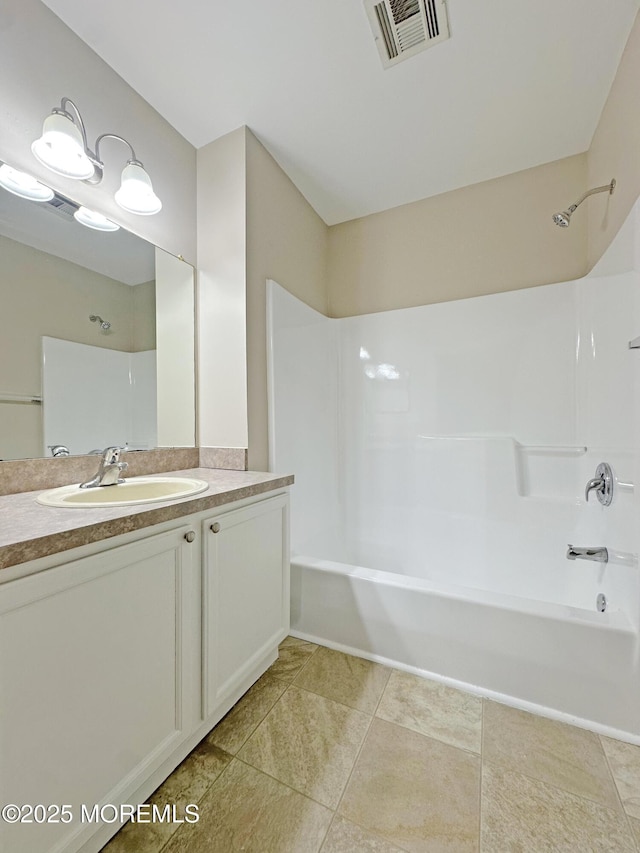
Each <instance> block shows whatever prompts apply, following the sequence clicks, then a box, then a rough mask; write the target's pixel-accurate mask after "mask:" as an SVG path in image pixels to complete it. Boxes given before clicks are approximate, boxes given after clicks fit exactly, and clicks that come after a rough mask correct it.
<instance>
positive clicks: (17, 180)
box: [0, 163, 54, 201]
mask: <svg viewBox="0 0 640 853" xmlns="http://www.w3.org/2000/svg"><path fill="white" fill-rule="evenodd" d="M0 187H3V188H4V189H5V190H7V191H8V192H10V193H13V195H17V196H20V198H26V199H29V201H50V200H51V199H52V198H53V195H54V193H53V190H52V189H50V188H49V187H48V186H46V184H42V183H40V181H37V180H36V179H35V178H32V177H31V175H28V174H27V173H26V172H20V171H18V169H13V168H12V167H11V166H8V165H7V164H6V163H3V164H2V165H1V166H0Z"/></svg>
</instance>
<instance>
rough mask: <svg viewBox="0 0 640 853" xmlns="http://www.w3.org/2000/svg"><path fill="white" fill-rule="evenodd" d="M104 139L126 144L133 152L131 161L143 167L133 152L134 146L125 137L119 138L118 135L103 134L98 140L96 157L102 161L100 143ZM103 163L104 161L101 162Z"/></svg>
mask: <svg viewBox="0 0 640 853" xmlns="http://www.w3.org/2000/svg"><path fill="white" fill-rule="evenodd" d="M103 139H119V140H120V142H124V144H125V145H126V146H127V147H128V148H129V151H131V160H132V161H133V162H135V164H136V165H142V164H141V163H140V161H139V160H138V158H137V157H136V152H135V151H134V150H133V145H132V144H131V143H130V142H128V141H127V140H126V139H125V138H124V137H123V136H118V134H117V133H101V134H100V136H99V137H98V138H97V139H96V157H97V158H98V160H100V143H101V142H102V140H103ZM100 162H101V163H102V161H101V160H100Z"/></svg>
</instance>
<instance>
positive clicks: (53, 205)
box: [42, 193, 78, 219]
mask: <svg viewBox="0 0 640 853" xmlns="http://www.w3.org/2000/svg"><path fill="white" fill-rule="evenodd" d="M42 209H43V210H50V211H51V212H52V213H56V214H58V216H62V217H63V218H64V219H73V214H74V213H75V212H76V210H77V209H78V205H77V204H74V202H72V201H69V199H68V198H65V197H64V196H62V195H58V193H55V195H54V196H53V198H52V199H49V201H47V202H45V203H44V204H43V205H42Z"/></svg>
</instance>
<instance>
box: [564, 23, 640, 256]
mask: <svg viewBox="0 0 640 853" xmlns="http://www.w3.org/2000/svg"><path fill="white" fill-rule="evenodd" d="M587 163H588V181H587V183H588V185H589V187H596V186H601V185H604V184H608V183H609V181H610V180H611V178H615V179H616V181H617V186H616V189H615V192H614V194H613V195H612V196H611V197H609V196H605V195H604V194H603V195H602V196H596V197H595V198H591V199H589V201H588V202H586V206H587V207H588V210H587V211H586V212H585V213H586V215H587V220H588V226H589V257H588V263H589V269H591V267H593V266H594V264H595V263H596V262H597V261H598V260H599V259H600V258H601V257H602V255H603V254H604V251H605V249H606V248H607V246H608V245H609V244H610V243H611V241H612V240H613V238H614V237H615V235H616V233H617V232H618V230H619V228H620V226H621V225H622V223H623V222H624V220H625V219H626V217H627V215H628V213H629V211H630V210H631V208H632V207H633V205H634V204H635V202H636V200H637V198H638V196H639V195H640V14H639V15H638V17H637V18H636V21H635V24H634V26H633V29H632V31H631V35H630V36H629V39H628V41H627V45H626V47H625V49H624V53H623V54H622V59H621V60H620V65H619V67H618V71H617V73H616V77H615V79H614V81H613V85H612V87H611V91H610V92H609V97H608V98H607V101H606V103H605V106H604V109H603V111H602V115H601V116H600V121H599V123H598V127H597V128H596V132H595V134H594V136H593V140H592V142H591V147H590V148H589V153H588V158H587ZM585 189H586V187H585ZM571 227H572V228H573V223H572V225H571Z"/></svg>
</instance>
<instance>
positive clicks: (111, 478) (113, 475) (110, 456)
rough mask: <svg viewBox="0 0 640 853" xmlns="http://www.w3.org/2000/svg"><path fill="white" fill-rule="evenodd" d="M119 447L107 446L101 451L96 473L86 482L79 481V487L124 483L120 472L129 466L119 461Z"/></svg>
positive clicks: (91, 487)
mask: <svg viewBox="0 0 640 853" xmlns="http://www.w3.org/2000/svg"><path fill="white" fill-rule="evenodd" d="M121 450H122V448H121V447H107V448H105V449H104V450H103V451H102V456H101V458H100V466H99V467H98V473H97V474H96V475H95V477H93V478H92V479H91V480H87V482H86V483H80V488H81V489H93V488H95V487H96V486H115V485H117V484H118V483H124V480H123V479H122V478H121V477H120V473H121V472H122V471H125V470H126V469H127V468H128V467H129V466H128V464H127V463H126V462H121V461H120V451H121Z"/></svg>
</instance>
